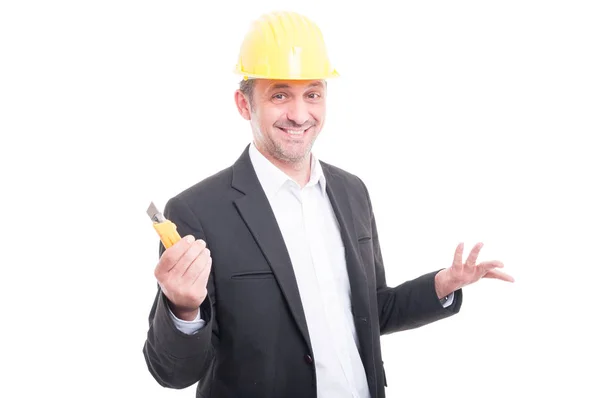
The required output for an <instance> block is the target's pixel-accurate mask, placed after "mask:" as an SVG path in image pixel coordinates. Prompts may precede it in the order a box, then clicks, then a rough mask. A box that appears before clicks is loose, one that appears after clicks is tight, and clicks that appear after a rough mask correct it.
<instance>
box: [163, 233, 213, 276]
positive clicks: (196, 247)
mask: <svg viewBox="0 0 600 398" xmlns="http://www.w3.org/2000/svg"><path fill="white" fill-rule="evenodd" d="M205 248H206V242H204V241H203V240H202V239H198V240H197V241H195V242H194V243H192V244H191V245H190V247H189V248H188V250H187V251H186V252H185V253H184V254H183V256H181V258H180V259H179V261H177V263H176V264H175V265H174V266H173V268H171V270H170V271H169V273H171V274H173V275H174V276H181V275H183V273H184V272H185V270H186V269H187V268H188V267H189V266H190V264H192V263H193V262H194V260H195V259H196V257H198V256H199V255H200V253H202V251H203V250H204V249H205Z"/></svg>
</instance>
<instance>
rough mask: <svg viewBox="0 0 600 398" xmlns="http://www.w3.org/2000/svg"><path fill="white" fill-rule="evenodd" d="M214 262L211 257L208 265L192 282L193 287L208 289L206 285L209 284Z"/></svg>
mask: <svg viewBox="0 0 600 398" xmlns="http://www.w3.org/2000/svg"><path fill="white" fill-rule="evenodd" d="M212 262H213V259H212V257H209V258H208V261H207V262H206V265H205V266H204V267H203V268H202V271H201V272H200V273H199V274H198V276H197V277H196V279H194V281H193V282H192V286H196V285H201V287H203V288H206V284H207V282H208V275H209V274H210V270H211V268H212Z"/></svg>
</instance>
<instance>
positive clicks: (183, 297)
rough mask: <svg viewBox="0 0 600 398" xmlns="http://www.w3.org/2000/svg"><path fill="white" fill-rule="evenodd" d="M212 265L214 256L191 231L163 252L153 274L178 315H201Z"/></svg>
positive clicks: (188, 316) (183, 318) (184, 317)
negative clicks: (199, 313) (201, 306)
mask: <svg viewBox="0 0 600 398" xmlns="http://www.w3.org/2000/svg"><path fill="white" fill-rule="evenodd" d="M211 266H212V258H211V256H210V250H208V249H207V248H206V243H205V242H204V241H203V240H200V239H199V240H195V239H194V237H193V236H191V235H188V236H186V237H184V238H183V239H181V240H180V241H179V242H177V243H176V244H174V245H173V246H171V247H170V248H168V249H166V250H165V251H164V253H163V254H162V256H161V258H160V261H159V262H158V265H157V266H156V268H155V269H154V275H155V276H156V279H157V280H158V284H159V286H160V288H161V289H162V292H163V294H164V295H165V296H167V298H168V299H169V302H170V307H171V311H173V314H174V315H175V316H176V317H177V318H179V319H182V320H185V321H191V320H193V319H194V318H196V316H197V315H198V311H199V308H200V304H202V302H203V301H204V299H205V298H206V295H207V290H206V285H207V283H208V277H209V275H210V269H211Z"/></svg>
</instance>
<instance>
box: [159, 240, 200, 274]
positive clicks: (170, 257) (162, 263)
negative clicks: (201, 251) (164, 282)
mask: <svg viewBox="0 0 600 398" xmlns="http://www.w3.org/2000/svg"><path fill="white" fill-rule="evenodd" d="M194 241H195V238H194V237H193V236H192V235H187V236H185V237H184V238H183V239H181V240H180V241H179V242H177V243H175V244H174V245H173V246H171V247H169V248H168V249H166V250H165V251H164V252H163V254H162V256H161V257H160V260H159V261H158V264H157V265H156V268H155V269H154V274H155V275H156V276H159V275H162V274H166V273H168V272H169V271H171V269H172V268H173V267H174V266H175V264H177V262H178V261H179V260H180V259H181V257H182V256H183V255H184V254H185V252H186V251H187V250H188V249H189V248H190V246H191V245H192V244H193V243H194Z"/></svg>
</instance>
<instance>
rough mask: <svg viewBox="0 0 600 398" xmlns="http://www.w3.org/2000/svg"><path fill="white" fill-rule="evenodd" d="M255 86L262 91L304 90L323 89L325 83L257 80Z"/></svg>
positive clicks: (321, 81) (320, 81) (316, 81)
mask: <svg viewBox="0 0 600 398" xmlns="http://www.w3.org/2000/svg"><path fill="white" fill-rule="evenodd" d="M256 86H257V88H259V90H263V91H273V90H281V89H289V90H306V89H309V88H325V82H324V81H323V80H259V81H258V82H257V84H256Z"/></svg>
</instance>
